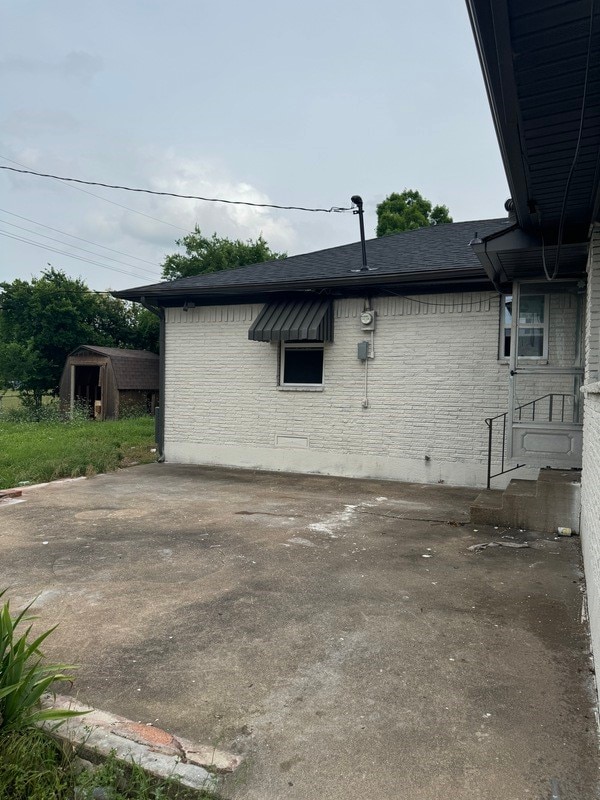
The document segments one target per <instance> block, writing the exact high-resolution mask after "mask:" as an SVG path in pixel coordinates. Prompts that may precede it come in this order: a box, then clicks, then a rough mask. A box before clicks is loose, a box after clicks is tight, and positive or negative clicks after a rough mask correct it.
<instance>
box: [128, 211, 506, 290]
mask: <svg viewBox="0 0 600 800" xmlns="http://www.w3.org/2000/svg"><path fill="white" fill-rule="evenodd" d="M512 225H513V222H512V221H511V220H509V219H507V218H503V219H487V220H476V221H473V222H453V223H449V224H446V225H436V226H431V227H428V228H419V229H418V230H415V231H405V232H403V233H395V234H392V235H390V236H383V237H381V238H379V239H369V240H368V241H367V259H368V264H369V267H375V268H376V270H374V271H373V272H369V273H360V272H353V270H360V267H361V265H362V260H361V246H360V242H353V243H352V244H346V245H341V246H340V247H330V248H329V249H327V250H317V251H316V252H314V253H304V254H302V255H298V256H291V257H290V258H285V259H281V260H278V261H267V262H264V263H262V264H252V265H250V266H248V267H240V268H238V269H231V270H225V271H223V272H214V273H210V274H208V275H195V276H193V277H190V278H180V279H179V280H175V281H165V282H162V283H155V284H151V285H148V286H140V287H136V288H134V289H127V290H124V291H120V292H115V293H114V294H115V295H116V296H117V297H123V298H126V299H129V300H136V299H139V298H140V297H146V298H148V299H149V300H151V299H158V300H159V301H160V299H162V298H164V299H168V298H169V297H176V296H181V297H185V296H189V297H193V296H202V295H215V294H244V293H251V292H256V291H261V290H264V291H274V290H277V289H281V290H286V289H307V288H311V287H316V286H319V287H321V286H328V285H332V286H348V287H352V286H360V285H361V284H362V283H371V284H372V283H374V282H375V281H377V282H380V283H393V282H394V281H397V282H410V281H411V280H413V281H419V280H421V281H423V280H428V279H431V280H434V279H436V278H438V279H440V280H444V279H448V278H453V277H454V276H465V277H478V278H484V272H483V269H482V267H481V264H480V262H479V260H478V258H477V256H476V255H475V254H474V253H473V251H472V248H471V247H469V242H470V241H471V239H473V238H474V237H475V235H476V234H477V235H478V236H479V237H480V238H483V237H485V236H489V235H491V234H493V233H497V232H499V231H503V230H506V229H508V228H510V227H511V226H512ZM382 279H383V280H382Z"/></svg>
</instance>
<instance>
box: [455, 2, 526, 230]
mask: <svg viewBox="0 0 600 800" xmlns="http://www.w3.org/2000/svg"><path fill="white" fill-rule="evenodd" d="M466 3H467V10H468V13H469V19H470V21H471V27H472V29H473V36H474V38H475V45H476V47H477V54H478V56H479V63H480V64H481V70H482V72H483V79H484V84H485V90H486V93H487V97H488V102H489V104H490V109H491V112H492V119H493V122H494V128H495V130H496V137H497V139H498V144H499V146H500V154H501V156H502V162H503V164H504V171H505V173H506V178H507V181H508V186H509V190H510V193H511V197H512V198H513V202H514V204H515V213H516V216H517V220H518V221H519V224H520V225H521V227H523V228H531V227H533V226H534V225H535V223H536V217H535V209H534V206H533V202H534V201H533V199H532V198H531V197H530V189H529V186H530V182H529V175H528V171H527V166H526V163H525V161H524V159H523V148H522V145H521V126H520V112H519V103H518V96H517V87H516V83H515V76H514V70H513V63H512V44H511V38H510V23H509V15H508V3H507V2H506V0H495V2H493V3H490V2H489V0H466Z"/></svg>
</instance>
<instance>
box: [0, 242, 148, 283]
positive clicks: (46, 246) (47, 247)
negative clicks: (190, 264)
mask: <svg viewBox="0 0 600 800" xmlns="http://www.w3.org/2000/svg"><path fill="white" fill-rule="evenodd" d="M0 236H5V237H6V238H7V239H14V240H15V241H17V242H23V243H24V244H29V245H32V246H33V247H39V248H40V250H49V251H50V252H52V253H58V254H59V255H62V256H68V258H74V259H76V260H77V261H83V262H85V263H86V264H93V265H94V266H96V267H101V268H102V269H109V270H111V271H112V272H120V273H121V275H127V277H129V278H137V279H138V280H143V276H141V275H136V274H134V273H133V272H127V271H126V270H124V269H119V268H118V267H110V266H109V265H108V264H101V263H100V262H99V261H93V260H92V259H91V258H85V257H84V256H77V255H74V254H73V253H68V252H67V251H66V250H58V249H57V248H56V247H52V246H51V245H49V244H40V243H39V242H34V241H32V240H31V239H27V238H26V237H24V236H16V235H15V234H12V233H8V231H2V230H0ZM158 282H159V281H157V283H158Z"/></svg>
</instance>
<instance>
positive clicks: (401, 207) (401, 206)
mask: <svg viewBox="0 0 600 800" xmlns="http://www.w3.org/2000/svg"><path fill="white" fill-rule="evenodd" d="M445 222H452V217H451V216H450V212H449V211H448V207H447V206H434V207H432V205H431V203H430V202H429V200H426V199H425V198H424V197H423V196H422V195H421V194H420V192H417V191H416V190H414V189H405V190H404V191H403V192H402V193H401V194H398V193H397V192H392V194H390V195H389V196H388V197H386V198H385V200H384V201H383V202H382V203H379V205H378V206H377V236H388V235H389V234H390V233H401V232H402V231H414V230H416V229H417V228H426V227H428V226H429V225H442V224H443V223H445Z"/></svg>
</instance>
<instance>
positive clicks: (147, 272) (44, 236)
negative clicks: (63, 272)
mask: <svg viewBox="0 0 600 800" xmlns="http://www.w3.org/2000/svg"><path fill="white" fill-rule="evenodd" d="M0 222H2V223H4V225H10V226H11V228H18V229H19V230H20V231H25V232H26V233H32V234H33V235H34V236H39V237H41V238H42V239H48V240H49V241H51V242H57V243H58V244H62V245H65V246H66V247H72V248H73V249H74V250H81V251H82V252H83V253H89V254H90V255H92V256H99V255H100V253H95V252H94V251H93V250H88V249H87V247H79V245H76V244H70V243H69V242H64V241H63V240H62V239H55V238H54V236H48V235H47V234H45V233H38V232H37V231H34V230H32V229H31V228H26V227H24V226H23V225H17V224H16V223H14V222H8V220H4V219H0ZM101 257H102V258H105V259H107V260H108V261H114V263H115V264H122V265H123V266H125V267H131V269H135V270H137V271H138V273H140V274H138V277H144V278H145V277H148V276H149V277H152V278H155V277H156V275H155V273H153V272H151V271H150V270H149V269H145V268H144V267H136V266H135V264H128V263H127V262H126V261H121V260H120V259H118V258H113V257H112V256H101ZM157 268H158V266H157ZM133 274H134V273H132V275H133Z"/></svg>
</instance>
